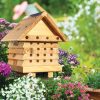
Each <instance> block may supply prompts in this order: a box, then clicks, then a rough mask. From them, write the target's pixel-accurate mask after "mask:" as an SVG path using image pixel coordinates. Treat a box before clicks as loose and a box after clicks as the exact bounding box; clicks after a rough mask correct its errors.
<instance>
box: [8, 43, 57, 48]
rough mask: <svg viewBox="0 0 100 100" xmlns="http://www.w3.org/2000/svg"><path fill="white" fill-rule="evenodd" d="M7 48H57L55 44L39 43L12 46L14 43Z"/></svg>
mask: <svg viewBox="0 0 100 100" xmlns="http://www.w3.org/2000/svg"><path fill="white" fill-rule="evenodd" d="M8 47H9V48H19V49H21V48H38V47H40V48H51V47H52V48H58V44H57V43H46V42H45V43H40V42H19V44H18V45H14V43H13V42H12V43H9V45H8Z"/></svg>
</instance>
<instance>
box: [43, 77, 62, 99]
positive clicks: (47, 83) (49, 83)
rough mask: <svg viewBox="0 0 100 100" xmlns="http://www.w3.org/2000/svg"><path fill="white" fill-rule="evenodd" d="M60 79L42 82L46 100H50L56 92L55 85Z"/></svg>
mask: <svg viewBox="0 0 100 100" xmlns="http://www.w3.org/2000/svg"><path fill="white" fill-rule="evenodd" d="M60 80H61V79H60V77H57V78H50V79H47V80H42V81H43V83H44V84H45V86H46V88H47V91H46V98H47V99H48V100H52V97H51V96H52V95H53V94H54V93H55V91H56V90H57V88H58V86H57V83H58V82H59V81H60Z"/></svg>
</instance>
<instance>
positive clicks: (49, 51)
mask: <svg viewBox="0 0 100 100" xmlns="http://www.w3.org/2000/svg"><path fill="white" fill-rule="evenodd" d="M23 46H27V47H23ZM18 47H19V48H18ZM21 47H22V48H21ZM8 52H9V55H8V59H9V64H11V65H15V60H16V61H17V62H16V63H17V64H16V65H17V66H33V65H58V59H59V57H58V44H57V43H34V42H33V43H27V42H25V43H24V42H19V43H16V44H14V43H10V44H9V50H8Z"/></svg>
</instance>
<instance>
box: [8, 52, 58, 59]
mask: <svg viewBox="0 0 100 100" xmlns="http://www.w3.org/2000/svg"><path fill="white" fill-rule="evenodd" d="M8 58H9V59H16V60H35V59H58V58H59V57H58V54H57V53H56V54H52V56H51V54H31V56H30V54H24V55H22V54H17V55H16V54H9V55H8Z"/></svg>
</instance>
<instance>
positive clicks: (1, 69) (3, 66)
mask: <svg viewBox="0 0 100 100" xmlns="http://www.w3.org/2000/svg"><path fill="white" fill-rule="evenodd" d="M10 73H11V67H10V65H9V64H7V63H5V62H3V61H2V62H0V74H1V75H2V76H5V77H7V76H9V74H10Z"/></svg>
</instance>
